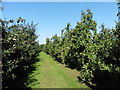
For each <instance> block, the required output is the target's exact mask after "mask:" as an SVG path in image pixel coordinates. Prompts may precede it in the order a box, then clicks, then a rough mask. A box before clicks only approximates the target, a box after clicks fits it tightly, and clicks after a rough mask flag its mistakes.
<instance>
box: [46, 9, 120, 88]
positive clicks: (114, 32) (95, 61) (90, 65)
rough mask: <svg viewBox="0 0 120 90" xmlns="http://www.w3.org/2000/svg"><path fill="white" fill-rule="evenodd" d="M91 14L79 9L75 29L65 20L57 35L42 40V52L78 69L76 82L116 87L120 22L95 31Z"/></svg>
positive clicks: (117, 80)
mask: <svg viewBox="0 0 120 90" xmlns="http://www.w3.org/2000/svg"><path fill="white" fill-rule="evenodd" d="M92 17H93V14H92V13H91V11H90V10H87V12H82V14H81V21H80V22H77V25H76V26H75V28H73V29H72V28H70V26H71V25H70V23H68V24H67V26H66V28H65V29H63V30H62V32H61V37H58V36H57V35H54V36H53V37H52V38H51V39H49V38H47V39H46V45H44V46H45V47H46V50H45V51H46V52H47V53H48V54H50V55H51V56H52V57H54V58H55V60H57V61H60V62H61V63H65V64H66V65H68V66H69V67H71V68H76V69H79V70H80V76H79V79H80V82H83V83H96V84H97V86H98V87H99V86H100V87H110V86H111V87H116V88H117V87H118V83H120V78H119V77H120V55H119V53H120V33H119V32H120V23H117V24H116V28H115V29H109V28H105V26H104V25H101V30H99V32H98V30H97V22H96V21H94V20H92ZM44 49H45V48H44ZM105 84H106V85H105ZM102 85H103V86H102Z"/></svg>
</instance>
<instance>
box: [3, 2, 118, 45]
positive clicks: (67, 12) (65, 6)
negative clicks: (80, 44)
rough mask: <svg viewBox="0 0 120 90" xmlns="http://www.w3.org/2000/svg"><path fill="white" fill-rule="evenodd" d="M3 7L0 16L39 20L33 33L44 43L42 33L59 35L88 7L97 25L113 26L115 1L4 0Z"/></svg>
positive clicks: (44, 35)
mask: <svg viewBox="0 0 120 90" xmlns="http://www.w3.org/2000/svg"><path fill="white" fill-rule="evenodd" d="M3 7H4V8H5V9H4V11H3V14H2V18H3V19H4V18H6V19H7V20H9V19H16V18H17V17H22V18H24V19H26V20H27V22H31V21H33V22H34V23H39V24H38V25H37V31H36V34H37V35H40V36H39V38H38V40H39V43H40V44H42V43H45V40H46V37H49V38H50V37H52V36H53V35H54V34H58V35H60V33H61V30H62V29H64V28H65V27H66V24H67V23H69V22H70V23H71V25H72V27H73V28H74V26H75V25H76V22H79V21H80V19H81V11H82V10H84V11H85V10H86V9H91V10H92V12H93V15H94V16H93V19H94V20H95V21H97V23H98V27H99V26H100V25H101V24H103V23H104V25H105V27H107V28H113V27H115V20H116V21H117V16H116V14H117V12H118V11H117V5H116V2H19V3H18V2H4V3H3Z"/></svg>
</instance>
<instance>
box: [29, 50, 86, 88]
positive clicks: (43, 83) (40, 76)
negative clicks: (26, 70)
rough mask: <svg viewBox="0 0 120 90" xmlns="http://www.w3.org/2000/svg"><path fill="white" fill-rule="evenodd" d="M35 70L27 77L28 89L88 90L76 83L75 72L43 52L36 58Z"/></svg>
mask: <svg viewBox="0 0 120 90" xmlns="http://www.w3.org/2000/svg"><path fill="white" fill-rule="evenodd" d="M38 58H39V60H40V61H39V62H37V63H36V64H34V65H35V67H36V70H35V71H33V72H32V73H31V74H30V75H29V80H28V85H27V86H28V87H30V88H88V87H87V86H86V85H84V84H80V83H79V82H77V75H78V74H79V72H78V71H77V70H72V69H70V68H67V67H65V65H62V64H60V63H58V62H56V61H54V60H53V58H52V57H50V56H49V55H47V54H46V53H44V52H41V53H40V54H39V56H38Z"/></svg>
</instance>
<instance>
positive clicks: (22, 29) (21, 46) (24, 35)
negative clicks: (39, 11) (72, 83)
mask: <svg viewBox="0 0 120 90" xmlns="http://www.w3.org/2000/svg"><path fill="white" fill-rule="evenodd" d="M0 27H2V64H3V67H2V72H3V73H2V80H3V87H5V86H4V83H6V82H7V81H8V80H14V79H15V78H17V76H19V75H22V73H23V72H26V70H27V69H28V68H29V67H30V66H31V65H32V64H33V63H34V62H35V57H36V56H37V54H38V53H39V52H40V49H39V44H38V42H36V38H37V36H36V35H35V27H36V25H33V23H31V24H28V23H26V22H25V19H22V18H21V17H19V18H18V19H17V21H15V20H9V21H4V20H0Z"/></svg>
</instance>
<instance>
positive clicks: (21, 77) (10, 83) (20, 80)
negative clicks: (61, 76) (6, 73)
mask: <svg viewBox="0 0 120 90" xmlns="http://www.w3.org/2000/svg"><path fill="white" fill-rule="evenodd" d="M38 61H39V59H38V58H35V62H32V63H31V65H29V68H28V69H26V70H23V69H21V68H17V69H16V70H15V71H14V72H15V74H16V75H17V77H16V78H15V79H14V80H13V79H12V78H7V79H5V80H4V81H3V82H2V89H5V88H23V89H27V90H30V89H31V88H30V87H27V84H29V83H32V82H36V81H37V80H36V79H30V78H29V77H28V76H29V75H30V74H32V73H33V71H35V70H36V67H35V66H34V65H33V64H34V63H36V62H38ZM28 80H29V83H28ZM25 83H26V84H25Z"/></svg>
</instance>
